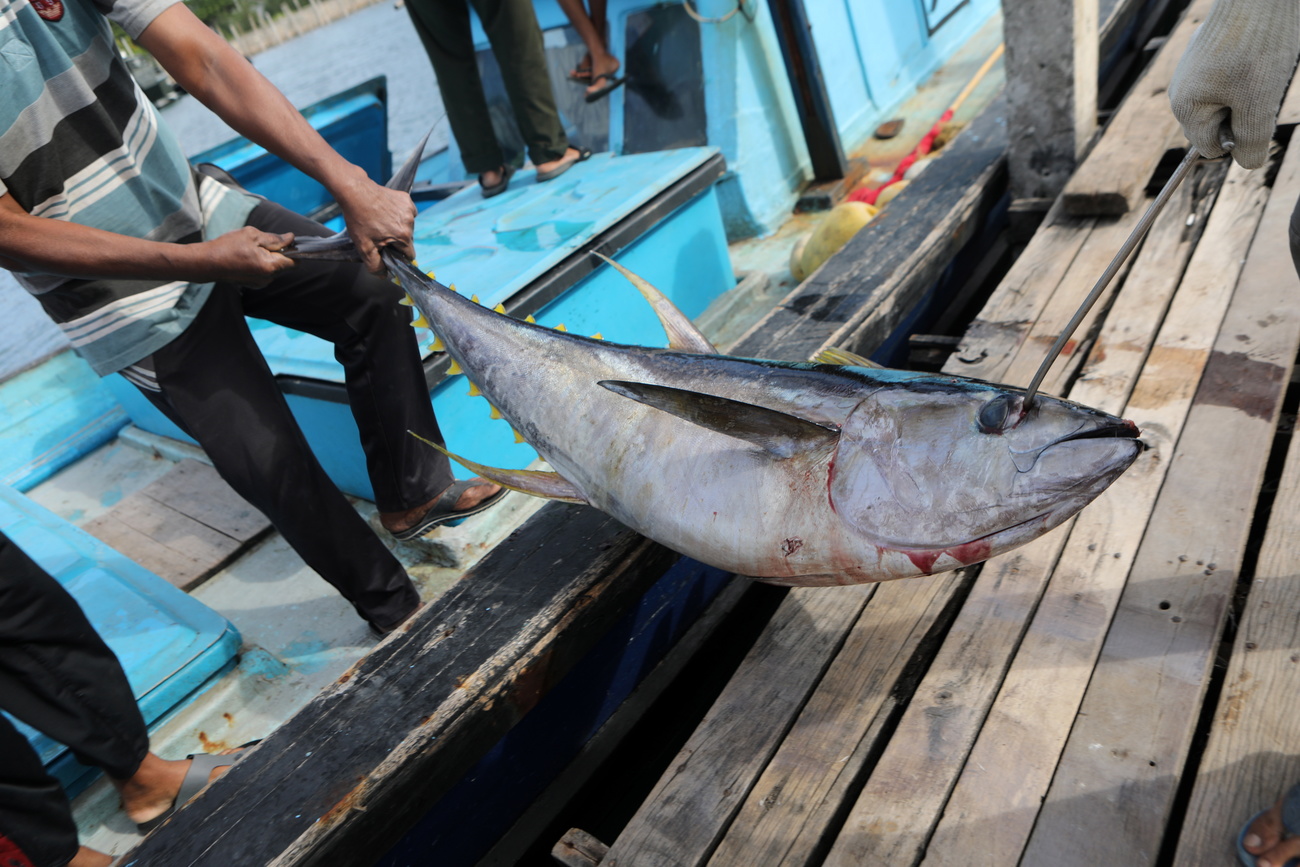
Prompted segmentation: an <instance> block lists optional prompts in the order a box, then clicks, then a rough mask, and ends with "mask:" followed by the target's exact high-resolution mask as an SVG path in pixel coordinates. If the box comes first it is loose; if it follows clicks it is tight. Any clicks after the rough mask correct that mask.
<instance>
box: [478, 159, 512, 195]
mask: <svg viewBox="0 0 1300 867" xmlns="http://www.w3.org/2000/svg"><path fill="white" fill-rule="evenodd" d="M514 173H515V169H514V166H502V167H501V180H499V181H497V182H496V183H495V184H493V185H492V186H487V185H486V184H484V183H483V176H482V175H479V176H478V185H479V186H480V187H482V188H483V198H485V199H490V198H492V197H493V196H499V195H501V194H502V193H504V192H505V191H506V187H508V186H510V176H511V175H513V174H514Z"/></svg>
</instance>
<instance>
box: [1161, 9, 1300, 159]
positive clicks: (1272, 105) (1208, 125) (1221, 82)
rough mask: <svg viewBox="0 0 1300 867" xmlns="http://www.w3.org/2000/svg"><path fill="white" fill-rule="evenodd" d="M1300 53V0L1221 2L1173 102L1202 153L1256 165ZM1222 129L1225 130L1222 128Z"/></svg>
mask: <svg viewBox="0 0 1300 867" xmlns="http://www.w3.org/2000/svg"><path fill="white" fill-rule="evenodd" d="M1297 53H1300V0H1218V2H1216V3H1215V4H1214V8H1213V9H1211V10H1210V14H1209V15H1207V16H1206V18H1205V21H1204V22H1202V24H1201V26H1200V28H1198V29H1197V31H1196V33H1195V34H1194V35H1193V36H1192V41H1191V43H1190V44H1189V45H1188V46H1187V51H1186V52H1185V53H1184V54H1183V57H1182V60H1180V61H1179V63H1178V69H1177V70H1175V71H1174V78H1173V81H1172V82H1171V83H1170V85H1169V101H1170V103H1171V104H1172V106H1173V110H1174V117H1176V118H1178V122H1179V123H1180V124H1182V126H1183V132H1184V133H1185V134H1186V135H1187V140H1188V141H1190V142H1191V143H1192V144H1193V145H1194V146H1195V147H1196V149H1197V150H1198V151H1200V152H1201V153H1202V154H1204V155H1205V156H1207V157H1216V156H1220V155H1222V154H1223V152H1224V150H1223V148H1222V147H1221V146H1220V141H1221V139H1222V138H1223V137H1224V136H1225V135H1226V137H1227V138H1229V139H1231V140H1232V141H1233V142H1235V143H1236V147H1235V148H1234V149H1233V151H1232V156H1233V158H1234V159H1235V160H1236V161H1237V162H1238V163H1240V164H1241V166H1242V167H1243V168H1247V169H1256V168H1259V167H1260V166H1262V165H1263V164H1264V160H1265V159H1267V158H1268V143H1269V141H1270V140H1271V139H1272V137H1273V128H1274V125H1275V123H1276V120H1277V110H1278V107H1279V106H1280V105H1281V104H1282V97H1283V95H1284V94H1285V91H1286V86H1287V82H1288V81H1289V80H1290V78H1291V70H1292V69H1293V68H1294V67H1295V62H1296V54H1297ZM1221 130H1222V131H1221Z"/></svg>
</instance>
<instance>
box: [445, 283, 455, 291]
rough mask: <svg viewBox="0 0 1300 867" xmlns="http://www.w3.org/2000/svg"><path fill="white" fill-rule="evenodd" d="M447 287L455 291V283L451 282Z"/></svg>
mask: <svg viewBox="0 0 1300 867" xmlns="http://www.w3.org/2000/svg"><path fill="white" fill-rule="evenodd" d="M447 288H448V289H450V290H451V291H453V292H455V291H456V284H455V283H452V284H451V285H450V286H448V287H447Z"/></svg>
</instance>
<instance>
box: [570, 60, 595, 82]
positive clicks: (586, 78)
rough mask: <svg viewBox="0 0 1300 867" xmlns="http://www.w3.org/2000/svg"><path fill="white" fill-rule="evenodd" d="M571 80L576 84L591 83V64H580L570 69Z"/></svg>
mask: <svg viewBox="0 0 1300 867" xmlns="http://www.w3.org/2000/svg"><path fill="white" fill-rule="evenodd" d="M569 81H572V82H573V83H574V84H590V83H591V64H587V65H586V66H583V65H582V64H578V65H577V66H575V67H573V69H571V70H569Z"/></svg>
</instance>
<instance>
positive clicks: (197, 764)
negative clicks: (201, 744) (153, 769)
mask: <svg viewBox="0 0 1300 867" xmlns="http://www.w3.org/2000/svg"><path fill="white" fill-rule="evenodd" d="M258 743H261V739H258V740H255V741H249V742H248V743H246V744H241V745H240V746H239V748H238V749H239V750H240V751H238V752H233V753H227V754H225V755H216V754H215V753H192V754H191V755H189V756H187V758H188V759H189V760H190V766H189V769H188V770H186V771H185V777H184V778H183V779H182V780H181V788H180V791H178V792H177V793H176V798H175V800H173V801H172V805H171V806H170V807H168V808H167V811H166V812H165V813H163V814H162V815H160V816H155V817H154V818H152V819H149V820H148V821H145V822H140V823H138V824H137V825H136V827H137V828H139V829H140V833H141V834H142V835H143V834H148V833H149V832H150V831H152V830H153V829H154V828H157V827H158V826H159V825H161V824H162V823H163V822H165V821H167V820H168V819H170V818H171V817H172V815H173V814H174V813H175V812H176V811H177V810H179V809H180V808H181V807H184V806H185V805H186V804H188V803H189V802H190V801H192V800H194V799H195V798H196V797H197V796H198V794H199V792H202V791H203V790H204V789H205V788H207V786H208V782H209V779H208V778H209V777H211V776H212V772H213V771H215V770H216V769H217V768H228V767H230V766H232V765H234V764H235V763H236V762H238V761H239V760H240V759H242V758H243V757H244V753H243V752H242V751H243V750H246V749H248V748H249V747H251V746H255V745H256V744H258Z"/></svg>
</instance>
